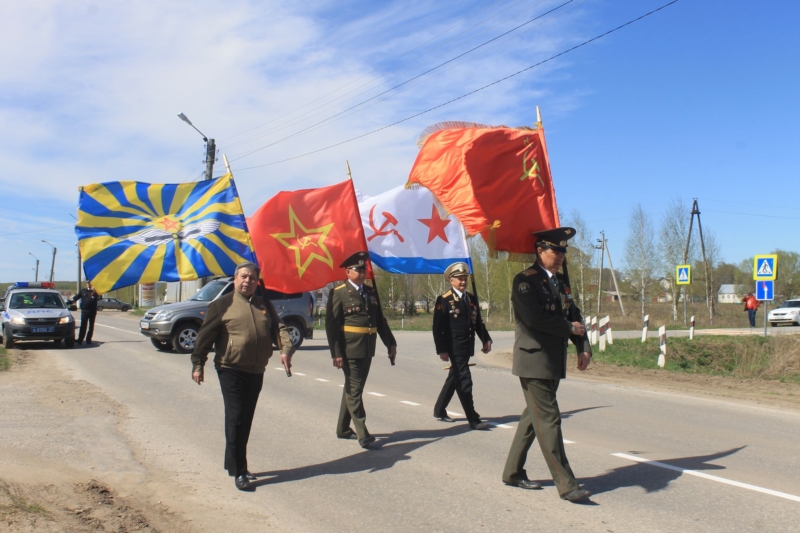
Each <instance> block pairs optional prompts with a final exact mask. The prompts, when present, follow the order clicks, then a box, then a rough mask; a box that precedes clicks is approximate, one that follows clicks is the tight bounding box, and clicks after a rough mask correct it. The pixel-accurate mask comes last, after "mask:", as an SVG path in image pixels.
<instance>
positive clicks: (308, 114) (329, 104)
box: [230, 0, 585, 146]
mask: <svg viewBox="0 0 800 533" xmlns="http://www.w3.org/2000/svg"><path fill="white" fill-rule="evenodd" d="M520 1H521V0H518V1H517V2H515V3H514V4H512V5H510V6H508V7H506V8H505V9H503V10H501V11H499V12H498V13H495V14H494V15H492V16H491V17H489V18H493V17H496V16H497V15H499V14H500V13H503V12H504V11H507V10H508V9H511V8H512V7H513V6H515V5H516V4H518V3H519V2H520ZM547 1H548V0H541V1H540V2H538V3H537V4H534V5H533V6H530V7H527V8H525V9H523V10H522V11H520V12H518V13H516V14H514V15H513V16H511V17H509V18H507V19H505V20H503V21H501V22H499V23H498V24H495V25H494V26H492V27H490V28H487V29H485V30H483V31H482V32H480V33H478V34H476V35H473V36H472V37H470V38H469V39H467V40H466V41H464V42H463V43H459V44H457V45H455V46H453V47H451V48H448V49H447V50H444V51H443V52H442V53H440V54H438V55H435V56H433V57H431V58H429V59H427V60H426V61H423V62H422V63H420V64H419V65H418V66H422V65H425V64H427V63H430V62H431V61H433V60H434V59H436V58H439V57H441V56H443V55H445V54H446V53H447V52H449V51H451V50H453V49H455V48H457V47H458V46H461V45H462V44H465V43H466V42H468V41H470V40H472V39H475V38H477V37H480V36H481V35H483V34H485V33H487V32H489V31H491V30H493V29H494V28H496V27H498V26H501V25H503V24H505V23H506V22H508V21H509V20H512V19H515V18H517V17H519V16H520V15H521V14H522V13H525V12H526V11H530V10H532V9H535V8H536V7H538V6H539V5H541V4H543V3H545V2H547ZM583 1H585V0H583ZM489 18H487V19H485V20H483V21H481V22H480V23H478V24H476V25H475V26H472V27H470V28H468V29H467V30H465V31H463V32H462V33H459V34H458V35H455V36H453V37H452V38H450V39H448V40H446V41H444V42H442V43H440V44H438V45H437V46H436V47H434V48H431V49H430V50H428V51H427V52H424V53H423V54H420V55H419V56H417V57H416V58H413V59H410V60H408V61H406V62H405V63H403V64H401V65H399V66H398V67H397V68H396V69H394V70H395V71H397V70H399V69H400V67H403V66H405V65H407V64H408V63H410V62H412V61H414V60H415V59H419V58H421V57H423V56H424V55H426V54H428V53H430V52H431V51H433V50H435V49H436V48H439V47H441V46H442V45H444V44H446V43H448V42H450V41H452V40H454V39H456V38H457V37H460V36H461V35H464V34H465V33H467V32H469V31H470V30H472V29H473V28H476V27H477V26H480V25H481V24H483V23H484V22H486V20H489ZM511 31H513V30H511ZM520 35H522V34H520ZM500 37H502V35H501V36H500ZM494 48H495V47H492V48H490V50H491V49H494ZM480 55H481V54H478V56H480ZM478 56H475V57H478ZM458 57H459V56H457V57H456V58H454V59H457V58H458ZM451 61H452V60H451ZM443 64H444V63H443ZM459 64H461V63H459ZM440 66H441V65H440ZM436 68H438V67H436ZM376 70H377V69H376ZM447 70H449V69H447ZM424 74H425V73H423V74H422V75H424ZM400 76H401V75H400V74H399V73H398V74H397V75H395V76H392V77H390V78H388V79H386V80H383V79H382V78H380V77H376V78H373V79H371V80H370V81H368V82H365V83H362V84H361V85H359V86H358V87H355V88H354V89H351V90H350V91H347V92H346V93H344V94H342V95H340V96H338V97H337V98H334V99H333V100H330V101H329V102H326V103H324V104H321V105H319V106H317V107H315V108H313V109H311V110H309V111H306V112H305V113H303V114H301V115H299V116H296V117H294V118H292V119H289V120H287V121H286V122H283V123H282V124H278V125H277V126H275V127H273V128H271V129H269V130H267V131H265V132H262V133H258V134H256V135H253V136H252V137H248V138H247V139H243V140H241V141H237V142H236V143H234V144H232V145H230V146H238V145H240V144H246V143H249V142H251V141H253V140H255V139H260V138H261V137H265V136H267V135H269V134H271V133H275V132H277V131H280V130H283V129H286V128H287V127H289V126H291V125H294V124H297V123H299V122H302V121H303V120H305V119H303V117H306V119H308V118H311V117H314V116H317V115H320V114H322V113H324V112H325V111H328V110H330V109H332V108H334V107H336V105H337V103H345V102H349V101H351V100H355V99H356V98H358V97H359V96H361V95H363V94H366V93H368V92H369V91H371V90H372V89H367V90H364V91H361V92H359V93H358V94H356V95H354V96H351V97H350V98H347V99H345V100H342V98H344V97H345V96H347V95H348V94H351V93H353V92H355V91H357V90H358V89H360V88H361V87H365V86H367V85H371V84H372V83H374V82H376V81H379V80H381V81H384V83H389V82H391V81H393V80H396V79H398V78H400ZM434 76H435V75H434ZM434 76H432V77H431V78H429V79H428V80H423V81H422V82H420V83H424V82H427V81H429V80H430V79H432V78H433V77H434ZM413 79H414V78H412V80H413ZM409 81H411V80H409ZM406 83H407V82H406ZM417 85H419V84H415V85H413V87H416V86H417ZM389 90H390V91H391V90H392V89H389ZM401 92H402V91H401ZM381 94H383V93H381ZM381 94H379V95H377V96H381ZM366 101H369V100H366ZM362 103H363V102H362ZM357 105H360V104H357ZM350 109H353V108H350ZM363 109H365V108H362V110H363ZM316 110H320V111H318V112H316V113H315V112H314V111H316ZM345 111H347V110H345ZM284 116H285V115H284ZM334 116H335V115H334Z"/></svg>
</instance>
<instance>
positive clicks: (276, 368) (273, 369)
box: [273, 368, 283, 371]
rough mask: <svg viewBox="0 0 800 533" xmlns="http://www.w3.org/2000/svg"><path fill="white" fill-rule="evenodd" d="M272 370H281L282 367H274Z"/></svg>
mask: <svg viewBox="0 0 800 533" xmlns="http://www.w3.org/2000/svg"><path fill="white" fill-rule="evenodd" d="M273 370H279V371H280V370H283V368H274V369H273Z"/></svg>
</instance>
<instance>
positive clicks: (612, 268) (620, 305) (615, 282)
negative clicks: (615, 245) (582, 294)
mask: <svg viewBox="0 0 800 533" xmlns="http://www.w3.org/2000/svg"><path fill="white" fill-rule="evenodd" d="M601 233H602V235H603V247H604V248H605V249H606V255H607V256H608V268H610V269H611V279H612V280H613V281H614V290H615V291H617V300H618V301H619V310H620V311H622V316H625V307H624V306H623V305H622V294H620V292H619V285H617V275H616V274H614V265H613V264H611V250H609V249H608V241H606V234H605V233H603V232H601ZM598 314H599V313H598Z"/></svg>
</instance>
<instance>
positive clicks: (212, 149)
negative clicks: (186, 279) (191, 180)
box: [178, 113, 217, 294]
mask: <svg viewBox="0 0 800 533" xmlns="http://www.w3.org/2000/svg"><path fill="white" fill-rule="evenodd" d="M178 118H179V119H181V120H182V121H184V122H185V123H187V124H188V125H190V126H191V127H192V128H194V129H195V131H197V133H199V134H200V135H202V136H203V140H204V141H205V142H206V177H205V179H206V180H210V179H212V177H213V176H214V162H215V161H216V159H217V143H216V142H215V141H214V139H209V138H208V137H206V136H205V134H204V133H203V132H202V131H200V130H198V129H197V127H196V126H195V125H194V124H192V121H191V120H189V117H187V116H186V115H184V114H183V113H178ZM207 279H208V278H207V277H205V276H204V277H202V278H200V279H198V280H197V282H198V285H199V286H200V287H203V286H204V285H205V284H206V281H207ZM178 283H180V284H181V290H180V291H179V294H180V293H182V292H183V282H182V281H179V282H178Z"/></svg>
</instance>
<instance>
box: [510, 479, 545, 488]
mask: <svg viewBox="0 0 800 533" xmlns="http://www.w3.org/2000/svg"><path fill="white" fill-rule="evenodd" d="M503 483H505V484H506V485H508V486H509V487H519V488H521V489H530V490H538V489H541V488H542V484H541V483H539V482H536V481H531V480H530V479H520V480H519V481H503Z"/></svg>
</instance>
